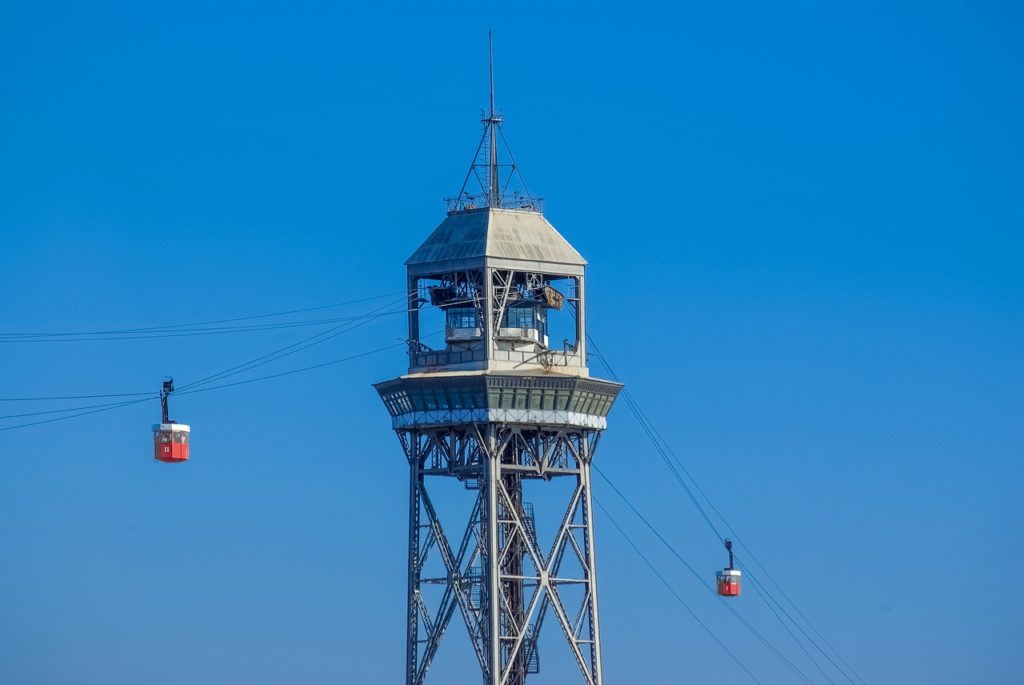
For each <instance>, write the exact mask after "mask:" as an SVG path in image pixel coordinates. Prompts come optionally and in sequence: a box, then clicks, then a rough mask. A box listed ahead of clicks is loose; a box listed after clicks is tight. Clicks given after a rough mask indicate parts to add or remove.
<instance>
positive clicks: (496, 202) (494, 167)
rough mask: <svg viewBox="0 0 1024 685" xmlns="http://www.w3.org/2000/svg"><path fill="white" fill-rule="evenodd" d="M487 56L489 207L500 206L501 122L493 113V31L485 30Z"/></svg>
mask: <svg viewBox="0 0 1024 685" xmlns="http://www.w3.org/2000/svg"><path fill="white" fill-rule="evenodd" d="M487 56H488V66H489V71H490V81H491V113H490V116H488V117H487V129H488V133H490V137H491V139H490V146H489V150H490V160H489V162H488V165H487V168H488V173H487V177H488V181H489V184H488V191H487V205H488V206H489V207H500V206H501V181H500V179H499V177H498V125H499V124H501V117H498V116H496V115H495V113H494V32H493V31H488V32H487Z"/></svg>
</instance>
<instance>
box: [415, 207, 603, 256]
mask: <svg viewBox="0 0 1024 685" xmlns="http://www.w3.org/2000/svg"><path fill="white" fill-rule="evenodd" d="M484 257H490V258H494V259H508V260H514V261H528V262H535V263H539V264H565V265H572V266H583V265H585V264H586V263H587V261H586V260H585V259H583V257H582V256H581V255H580V253H579V252H577V251H576V249H575V248H574V247H573V246H572V245H570V244H569V241H567V240H566V239H565V238H563V237H562V235H561V234H560V233H559V232H558V231H557V230H555V227H554V226H552V225H551V224H550V223H549V222H548V220H547V219H545V218H544V215H543V214H541V213H540V212H534V211H529V210H519V209H497V208H489V207H484V208H481V209H471V210H466V211H462V212H456V213H453V214H451V215H449V216H448V218H446V219H445V220H444V221H442V222H441V225H440V226H438V227H437V228H435V229H434V232H433V233H431V234H430V236H429V237H428V238H427V239H426V240H425V241H424V242H423V244H422V245H420V246H419V248H417V250H416V251H415V252H413V254H412V256H411V257H409V259H407V260H406V262H405V263H406V265H407V266H412V265H420V264H441V263H444V262H454V261H461V260H471V259H477V258H479V259H480V260H481V262H482V260H483V258H484Z"/></svg>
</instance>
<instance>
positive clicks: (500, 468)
mask: <svg viewBox="0 0 1024 685" xmlns="http://www.w3.org/2000/svg"><path fill="white" fill-rule="evenodd" d="M492 54H493V53H492ZM490 64H491V89H490V92H491V101H490V102H491V107H490V111H489V112H488V113H486V114H485V116H484V117H483V118H482V122H483V136H482V138H481V140H480V145H479V146H478V148H477V153H476V156H475V158H474V163H473V164H472V166H471V168H470V171H469V174H467V176H466V180H465V182H464V183H463V187H462V189H461V190H460V192H459V195H458V196H457V197H455V198H452V199H450V200H448V216H447V218H446V219H445V220H444V221H443V222H441V224H440V225H439V226H438V227H437V228H436V229H435V230H434V232H433V233H431V234H430V236H429V237H428V238H427V239H426V241H425V242H424V243H423V244H422V245H420V247H419V248H418V249H417V250H416V251H415V252H414V253H413V254H412V256H411V257H410V258H409V259H408V260H407V261H406V263H405V264H406V267H407V270H408V280H407V287H408V296H409V322H408V325H409V332H408V342H409V370H408V373H406V374H405V375H403V376H400V377H399V378H397V379H395V380H391V381H386V382H383V383H378V384H377V385H375V386H374V387H375V388H376V389H377V391H378V392H379V394H380V396H381V399H383V401H384V404H385V405H386V406H387V409H388V412H389V413H390V414H391V422H392V427H393V429H394V430H395V432H396V433H397V435H398V439H399V441H400V442H401V445H402V449H403V450H404V452H405V456H406V458H407V459H408V463H409V546H408V555H409V556H408V559H409V567H408V574H409V575H408V604H407V612H408V613H407V631H408V642H407V646H406V683H407V685H420V684H421V683H423V682H425V681H426V680H427V673H428V670H429V669H430V666H431V663H432V661H433V660H434V657H435V655H436V654H437V652H438V650H439V648H440V647H441V642H442V638H443V637H444V636H445V634H446V630H447V628H448V627H449V624H450V622H451V620H452V618H453V616H454V615H455V614H456V613H458V614H459V615H460V616H461V618H462V621H463V622H464V623H465V625H466V628H467V629H468V633H469V639H470V642H471V644H472V648H473V652H474V653H475V655H476V659H477V661H478V662H479V666H480V672H481V674H482V676H483V682H484V683H485V685H523V684H524V683H525V682H526V680H527V676H528V675H530V674H533V673H538V672H539V671H540V666H541V663H540V655H539V652H538V637H539V635H540V632H541V628H542V627H546V628H547V629H548V630H549V631H550V630H552V629H554V630H556V631H557V630H560V631H561V633H562V634H563V635H564V638H565V640H564V646H565V647H566V648H567V649H568V651H569V656H570V658H571V659H572V660H573V661H575V662H576V663H577V664H578V666H579V670H580V673H581V675H582V682H583V683H586V684H587V685H601V684H602V682H603V678H602V673H601V629H600V621H599V618H598V601H597V599H598V595H597V557H596V553H595V550H594V519H593V509H592V494H591V474H590V465H591V461H592V460H593V458H594V453H595V450H596V448H597V444H598V441H599V439H600V436H601V433H602V431H603V430H604V428H605V426H606V417H607V415H608V411H609V410H610V409H611V406H612V403H613V402H614V401H615V398H616V396H617V395H618V393H619V390H620V389H621V387H622V386H621V385H619V384H618V383H613V382H610V381H606V380H599V379H597V378H593V377H591V376H590V373H589V371H588V369H587V350H586V340H587V338H586V287H585V283H586V278H585V266H586V261H585V260H584V259H583V257H581V256H580V254H579V253H578V252H577V251H576V250H575V249H574V248H573V247H572V245H570V244H569V243H568V241H566V240H565V238H563V237H562V236H561V235H560V234H559V233H558V231H556V230H555V228H554V227H553V226H552V225H551V224H550V223H548V221H547V220H546V219H545V218H544V215H543V213H542V211H541V204H540V201H539V199H537V198H533V197H531V196H530V195H529V193H528V192H527V191H526V187H525V184H522V191H515V192H513V191H510V189H509V188H510V184H511V182H512V181H513V179H514V177H516V176H518V168H517V167H516V166H515V163H514V162H513V161H512V157H511V154H509V155H508V158H509V162H510V163H508V164H501V163H500V162H499V155H498V149H497V148H498V143H499V141H500V142H501V143H502V144H503V146H504V147H505V149H506V150H507V144H506V143H505V140H504V136H503V135H502V133H501V126H502V123H503V118H502V117H501V116H500V115H499V114H498V113H496V111H495V109H494V70H493V58H492V60H491V63H490ZM503 176H504V178H503ZM474 178H475V179H476V180H477V181H479V185H480V192H477V193H471V192H468V191H467V185H468V184H470V182H471V181H472V180H473V179H474ZM519 181H520V183H521V178H520V179H519ZM432 322H436V323H437V325H438V326H439V327H440V325H441V323H442V322H443V328H444V334H445V339H444V344H443V347H439V348H437V349H433V348H431V347H429V346H428V345H427V344H426V340H425V339H424V338H421V334H420V331H421V328H422V329H424V330H427V331H428V332H431V333H432V332H433V330H432V329H433V328H434V324H433V323H432ZM562 335H565V336H566V337H565V338H564V339H563V340H562V341H560V342H558V343H554V344H553V343H552V342H551V339H550V338H551V336H562ZM441 481H448V482H455V483H456V484H458V483H461V484H462V486H464V489H459V492H460V493H463V492H464V493H465V495H464V497H462V500H463V501H462V504H463V505H464V510H468V511H469V512H470V513H469V514H468V516H465V515H463V516H462V517H461V518H460V519H459V520H458V521H456V522H455V523H454V524H453V523H452V521H451V520H446V521H445V525H442V518H444V517H442V516H440V515H439V514H438V510H439V509H441V508H442V507H441V506H440V505H441V504H454V502H451V501H448V502H443V501H442V499H441V496H440V492H439V491H440V489H441ZM556 484H558V485H562V486H564V487H555V485H556ZM524 485H527V486H528V489H530V490H531V491H533V490H534V489H538V490H540V489H543V492H542V493H539V494H541V495H543V496H544V502H545V503H546V504H547V505H549V507H550V506H552V505H551V502H552V501H554V500H556V499H557V498H561V499H558V501H559V502H560V504H558V505H557V507H556V508H554V509H549V511H548V513H547V514H542V515H540V516H538V515H535V513H534V507H533V506H532V505H531V503H530V502H528V501H526V500H524ZM566 493H568V494H567V495H566ZM434 495H437V498H436V499H435V498H434ZM451 499H452V500H454V499H458V498H455V497H452V498H451ZM435 502H436V503H437V505H438V506H435ZM545 517H546V518H545ZM551 531H553V533H551ZM541 532H543V533H544V534H540V533H541ZM555 626H558V627H557V628H556V627H555ZM558 642H561V641H558Z"/></svg>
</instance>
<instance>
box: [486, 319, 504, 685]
mask: <svg viewBox="0 0 1024 685" xmlns="http://www.w3.org/2000/svg"><path fill="white" fill-rule="evenodd" d="M489 316H490V312H488V317H489ZM486 439H487V454H486V459H487V465H486V469H487V588H488V590H487V602H486V604H485V606H486V610H487V614H486V617H485V619H484V624H485V625H486V626H487V654H488V660H489V665H490V673H489V674H487V681H486V682H487V683H488V685H501V582H500V575H501V568H500V564H499V563H498V558H499V556H500V554H501V543H500V541H499V539H498V499H499V496H498V484H499V483H500V482H501V455H500V454H498V453H497V440H496V439H495V434H494V425H493V424H488V425H487V435H486Z"/></svg>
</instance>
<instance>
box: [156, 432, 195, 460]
mask: <svg viewBox="0 0 1024 685" xmlns="http://www.w3.org/2000/svg"><path fill="white" fill-rule="evenodd" d="M189 431H191V428H190V427H189V426H187V425H185V424H184V423H158V424H156V425H154V426H153V458H154V459H156V460H157V461H163V462H167V463H168V464H177V463H179V462H182V461H188V434H189Z"/></svg>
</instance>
